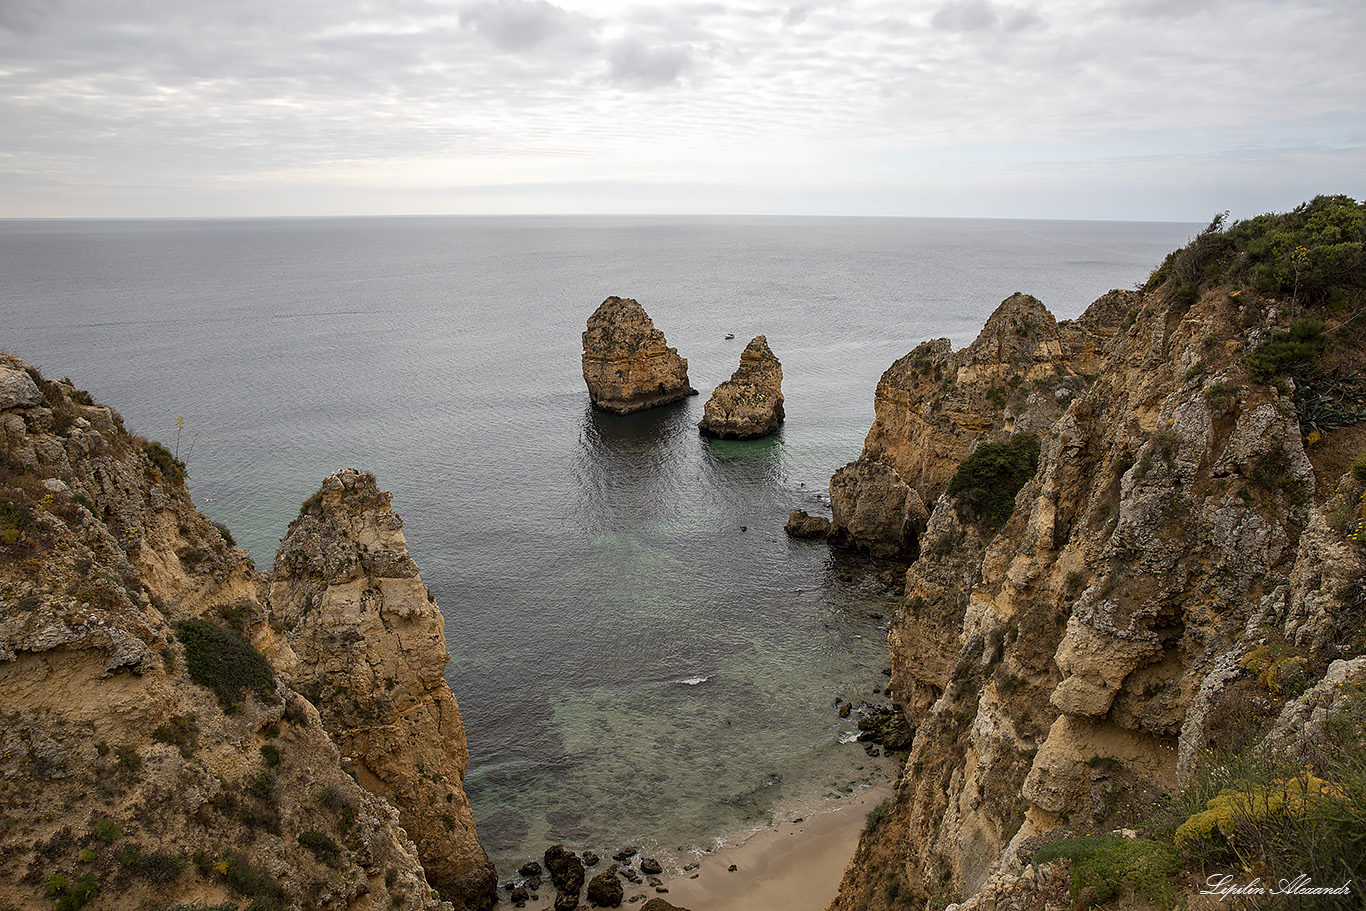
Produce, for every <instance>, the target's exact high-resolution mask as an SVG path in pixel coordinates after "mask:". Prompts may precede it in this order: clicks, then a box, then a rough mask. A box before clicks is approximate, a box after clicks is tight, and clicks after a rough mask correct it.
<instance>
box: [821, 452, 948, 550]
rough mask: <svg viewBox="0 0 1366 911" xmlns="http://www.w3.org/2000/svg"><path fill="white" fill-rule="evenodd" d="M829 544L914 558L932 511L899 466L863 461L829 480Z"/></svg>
mask: <svg viewBox="0 0 1366 911" xmlns="http://www.w3.org/2000/svg"><path fill="white" fill-rule="evenodd" d="M830 513H831V519H830V543H831V544H835V545H838V546H840V547H849V548H855V549H858V550H863V551H867V552H868V553H870V554H872V555H873V556H875V557H909V558H912V559H913V558H914V557H915V556H916V554H917V553H918V549H919V536H920V533H921V532H922V531H924V529H925V523H926V521H927V519H928V518H929V510H927V509H926V508H925V503H924V501H922V500H921V499H920V494H918V493H916V491H915V489H914V488H912V487H910V486H909V485H907V484H906V482H905V481H903V480H901V477H900V476H899V475H898V474H897V472H896V469H894V468H892V466H890V465H888V464H886V463H885V462H880V461H876V460H874V459H859V460H858V461H857V462H850V463H849V464H848V465H846V466H844V467H843V468H841V469H840V470H839V471H836V472H835V474H834V477H832V478H831V479H830Z"/></svg>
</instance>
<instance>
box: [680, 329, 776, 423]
mask: <svg viewBox="0 0 1366 911" xmlns="http://www.w3.org/2000/svg"><path fill="white" fill-rule="evenodd" d="M782 423H783V365H782V364H781V363H779V362H778V359H777V358H776V357H774V356H773V352H772V350H770V349H769V347H768V339H767V338H765V337H764V336H762V335H758V336H755V337H754V338H753V339H752V340H751V341H750V343H749V344H748V345H746V346H745V350H744V352H743V353H741V355H740V366H739V367H737V368H736V370H735V372H734V373H733V374H731V377H730V379H728V380H726V381H725V382H724V383H722V384H721V385H719V386H717V387H716V389H715V390H714V391H713V392H712V394H711V398H709V399H707V404H706V406H705V408H704V409H703V416H702V420H701V422H699V423H698V425H697V426H698V428H699V429H700V430H701V431H702V432H703V433H704V434H707V435H708V436H714V437H720V438H721V439H723V440H752V439H756V438H757V437H765V436H768V435H769V434H770V433H773V432H774V431H776V430H777V429H778V427H779V426H780V425H781V424H782Z"/></svg>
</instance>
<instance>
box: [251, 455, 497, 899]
mask: <svg viewBox="0 0 1366 911" xmlns="http://www.w3.org/2000/svg"><path fill="white" fill-rule="evenodd" d="M402 528H403V522H402V520H401V519H400V518H399V516H398V514H397V513H395V512H394V511H393V509H391V508H390V506H389V494H388V493H387V492H383V491H380V490H379V489H378V487H377V486H376V484H375V479H374V477H373V476H372V475H369V474H363V473H361V472H358V471H356V470H354V469H346V470H344V471H340V472H338V473H336V474H334V475H332V476H331V477H329V478H327V479H326V480H325V481H323V485H322V489H321V490H319V491H318V493H317V494H315V495H314V496H313V497H312V498H311V499H310V500H309V501H308V502H306V503H305V504H304V507H303V510H302V511H301V512H300V514H299V517H298V518H297V519H295V520H294V522H293V523H292V524H291V525H290V527H289V532H288V534H286V535H285V538H284V540H283V541H282V542H281V544H280V552H279V554H278V556H277V557H276V558H275V572H274V577H273V581H272V585H271V596H270V603H271V607H272V611H273V613H274V616H275V619H276V622H277V623H278V624H281V625H283V626H284V627H285V629H286V631H287V637H288V641H289V645H290V649H291V651H292V653H293V657H292V659H290V660H282V661H281V664H282V665H283V666H282V670H283V671H284V673H285V674H286V675H287V676H288V678H289V680H290V681H291V683H292V684H293V685H294V687H295V688H296V689H298V690H299V692H301V693H302V694H304V695H305V696H306V697H308V699H309V701H310V702H312V703H313V704H314V705H315V706H317V707H318V711H319V712H320V713H321V716H322V721H323V726H324V727H325V728H326V730H327V732H328V734H329V735H330V736H331V738H332V739H333V741H334V742H335V743H336V744H337V746H338V747H339V748H340V750H341V752H342V755H343V757H344V761H345V762H346V763H347V767H348V769H350V770H351V771H353V772H354V773H355V775H356V778H357V780H358V781H360V782H361V784H363V785H364V786H365V787H366V788H367V789H368V790H370V791H372V792H374V793H376V794H379V795H381V796H383V797H385V798H387V799H389V800H390V801H392V802H393V803H394V805H395V806H397V807H398V810H399V815H400V818H401V820H402V823H403V827H404V829H406V830H407V832H408V834H409V835H410V836H411V837H412V838H413V840H414V841H415V842H416V843H417V846H418V852H419V854H420V856H421V858H422V862H423V866H424V867H425V868H426V871H427V877H428V879H429V880H430V881H431V882H432V884H433V885H434V886H435V887H436V889H437V890H438V891H439V892H440V893H441V895H442V897H443V898H445V899H447V900H449V901H451V902H452V903H453V904H454V905H455V906H456V907H457V908H485V907H488V906H491V905H492V903H493V901H494V900H495V895H496V888H497V883H496V875H495V872H494V869H493V864H492V863H490V862H489V859H488V857H487V856H486V855H485V853H484V851H483V849H482V848H481V847H480V845H479V841H478V838H477V836H476V835H475V829H474V819H473V814H472V812H471V810H470V806H469V802H468V801H467V800H466V798H465V794H464V790H463V788H462V784H461V783H462V781H463V780H464V775H465V766H466V764H467V763H468V761H469V750H468V748H467V747H466V745H465V730H464V727H463V726H462V724H461V720H460V710H459V708H458V706H457V705H456V701H455V697H454V696H453V695H452V694H451V691H450V688H449V687H448V686H447V685H446V679H445V676H444V669H445V666H446V661H447V658H448V656H447V653H446V641H445V636H444V633H443V629H444V626H445V622H444V620H443V619H442V616H441V612H440V610H439V609H438V608H437V606H436V602H435V601H434V600H433V599H432V597H431V594H430V593H429V592H428V591H427V588H426V586H424V585H423V584H422V580H421V578H420V577H419V576H418V569H417V565H416V564H415V563H414V562H413V560H412V558H411V557H410V556H409V555H408V549H407V544H406V542H405V540H404V537H403V531H402Z"/></svg>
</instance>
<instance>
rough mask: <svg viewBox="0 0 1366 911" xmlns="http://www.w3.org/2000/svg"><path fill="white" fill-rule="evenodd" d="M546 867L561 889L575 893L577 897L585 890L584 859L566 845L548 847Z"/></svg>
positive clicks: (557, 887) (556, 886)
mask: <svg viewBox="0 0 1366 911" xmlns="http://www.w3.org/2000/svg"><path fill="white" fill-rule="evenodd" d="M545 868H546V870H547V871H548V872H549V873H550V881H551V882H552V883H554V884H555V888H556V889H558V890H559V891H561V892H564V893H573V895H574V896H575V897H576V898H577V896H578V894H579V893H580V892H581V891H583V861H581V860H579V856H578V855H577V854H575V853H574V852H573V851H570V850H567V849H566V848H565V846H564V845H551V846H550V847H549V848H547V849H546V852H545Z"/></svg>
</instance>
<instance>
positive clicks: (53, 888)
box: [47, 873, 71, 895]
mask: <svg viewBox="0 0 1366 911" xmlns="http://www.w3.org/2000/svg"><path fill="white" fill-rule="evenodd" d="M70 886H71V880H69V879H67V878H66V877H65V876H63V875H62V874H60V873H53V874H52V875H51V876H49V877H48V878H47V894H48V895H61V894H62V893H63V892H65V891H66V890H67V888H69V887H70Z"/></svg>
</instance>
